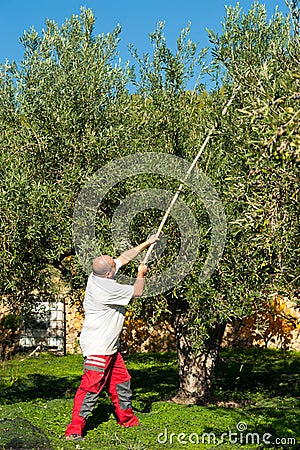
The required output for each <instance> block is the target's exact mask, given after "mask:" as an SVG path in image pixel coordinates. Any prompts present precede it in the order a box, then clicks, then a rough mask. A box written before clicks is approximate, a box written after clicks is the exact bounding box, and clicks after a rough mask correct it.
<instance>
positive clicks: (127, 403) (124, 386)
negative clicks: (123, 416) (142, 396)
mask: <svg viewBox="0 0 300 450" xmlns="http://www.w3.org/2000/svg"><path fill="white" fill-rule="evenodd" d="M116 389H117V394H118V399H119V404H120V408H121V409H129V408H131V398H132V391H131V389H130V380H128V381H124V383H120V384H117V386H116Z"/></svg>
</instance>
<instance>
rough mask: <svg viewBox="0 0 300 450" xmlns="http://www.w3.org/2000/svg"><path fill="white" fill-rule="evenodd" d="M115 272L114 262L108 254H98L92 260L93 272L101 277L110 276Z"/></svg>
mask: <svg viewBox="0 0 300 450" xmlns="http://www.w3.org/2000/svg"><path fill="white" fill-rule="evenodd" d="M115 272H116V263H115V261H114V260H113V258H112V257H111V256H109V255H100V256H97V258H95V259H94V261H93V273H94V275H98V276H99V277H103V278H112V277H113V276H114V275H115Z"/></svg>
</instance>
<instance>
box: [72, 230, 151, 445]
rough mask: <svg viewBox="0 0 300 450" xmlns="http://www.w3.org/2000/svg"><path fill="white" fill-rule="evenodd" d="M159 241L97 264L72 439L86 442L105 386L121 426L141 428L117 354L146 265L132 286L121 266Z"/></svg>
mask: <svg viewBox="0 0 300 450" xmlns="http://www.w3.org/2000/svg"><path fill="white" fill-rule="evenodd" d="M157 240H158V238H157V237H156V236H155V235H153V236H151V237H150V238H149V239H148V240H147V241H145V242H143V243H142V244H140V245H138V246H137V247H135V248H133V249H131V250H127V251H126V252H124V253H122V254H121V255H120V256H119V257H118V258H117V259H113V258H111V257H110V256H108V255H101V256H99V257H97V258H95V259H94V261H93V271H92V273H91V274H90V276H89V278H88V282H87V286H86V292H85V297H84V303H83V306H84V313H85V317H84V323H83V327H82V331H81V335H80V346H81V350H82V353H83V356H84V373H83V375H82V379H81V384H80V386H79V388H78V390H77V393H76V395H75V398H74V406H73V412H72V421H71V423H70V424H69V425H68V426H67V429H66V433H65V434H66V439H67V440H81V439H82V432H83V429H84V426H85V424H86V418H87V416H88V415H89V414H90V413H91V412H92V411H93V409H94V407H95V404H96V402H97V400H98V398H99V395H100V392H101V391H102V390H103V388H104V387H106V388H107V389H108V392H109V395H110V398H111V400H112V403H113V405H114V408H115V416H116V419H117V421H118V423H119V424H120V425H122V426H124V427H132V426H136V425H138V424H139V422H138V418H137V417H136V416H135V415H134V414H133V412H132V407H131V395H132V392H131V389H130V375H129V373H128V371H127V369H126V366H125V363H124V361H123V358H122V356H121V354H120V352H119V351H118V347H119V336H120V334H121V332H122V328H123V323H124V315H125V306H126V305H127V304H128V303H129V301H130V300H131V298H133V297H140V296H141V295H142V294H143V290H144V284H145V275H146V272H147V266H146V265H144V264H140V266H139V268H138V275H137V279H136V281H135V283H134V285H133V286H131V285H122V284H119V283H117V282H116V280H115V279H114V276H115V275H116V273H117V271H118V270H119V268H120V267H122V266H124V265H125V264H127V263H128V262H129V261H132V260H133V259H134V258H135V257H136V256H137V255H138V254H139V253H141V252H142V251H143V250H145V249H146V248H147V247H149V246H150V245H154V244H155V243H156V242H157Z"/></svg>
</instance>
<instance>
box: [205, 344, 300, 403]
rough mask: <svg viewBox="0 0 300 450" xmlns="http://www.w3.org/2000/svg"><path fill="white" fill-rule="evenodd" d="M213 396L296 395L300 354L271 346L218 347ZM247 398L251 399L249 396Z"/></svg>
mask: <svg viewBox="0 0 300 450" xmlns="http://www.w3.org/2000/svg"><path fill="white" fill-rule="evenodd" d="M212 391H213V396H215V397H216V398H217V399H219V400H222V399H223V400H224V399H225V400H229V399H230V398H235V399H237V400H240V401H242V400H243V399H244V398H245V396H246V395H247V394H248V395H250V397H251V395H253V394H255V393H258V394H260V395H261V396H262V397H264V398H269V399H272V398H274V397H281V398H283V397H293V398H295V399H297V397H299V396H300V353H296V352H285V351H280V350H273V349H261V348H251V349H247V350H245V349H222V350H221V352H220V358H219V361H218V364H217V366H216V370H215V376H214V379H213V389H212ZM250 400H251V398H250Z"/></svg>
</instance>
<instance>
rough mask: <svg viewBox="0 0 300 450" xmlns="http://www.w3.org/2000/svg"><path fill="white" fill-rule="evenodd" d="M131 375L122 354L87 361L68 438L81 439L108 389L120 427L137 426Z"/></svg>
mask: <svg viewBox="0 0 300 450" xmlns="http://www.w3.org/2000/svg"><path fill="white" fill-rule="evenodd" d="M130 378H131V377H130V375H129V373H128V371H127V369H126V366H125V363H124V361H123V358H122V356H121V354H120V353H119V352H118V353H115V354H114V355H109V356H107V355H106V356H105V355H91V356H87V357H86V358H85V361H84V373H83V375H82V379H81V384H80V386H79V388H78V390H77V392H76V395H75V398H74V406H73V412H72V421H71V423H70V424H69V425H68V426H67V429H66V436H68V435H70V434H80V435H82V431H83V428H84V426H85V424H86V417H87V416H88V415H89V414H90V413H91V412H92V411H93V409H94V407H95V405H96V402H97V400H98V398H99V395H100V392H101V391H102V390H103V388H104V387H106V388H107V390H108V393H109V395H110V398H111V400H112V403H113V405H114V408H115V416H116V418H117V421H118V423H119V424H120V425H122V426H124V427H132V426H135V425H138V424H139V422H138V418H137V417H136V416H135V415H134V414H133V412H132V406H131V397H132V392H131V389H130Z"/></svg>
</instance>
